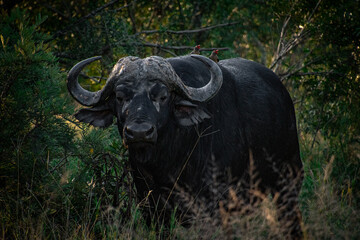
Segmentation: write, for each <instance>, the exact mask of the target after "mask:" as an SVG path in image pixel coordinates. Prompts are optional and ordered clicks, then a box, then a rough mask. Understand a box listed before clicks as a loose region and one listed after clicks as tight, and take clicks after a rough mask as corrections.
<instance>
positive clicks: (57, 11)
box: [43, 3, 69, 19]
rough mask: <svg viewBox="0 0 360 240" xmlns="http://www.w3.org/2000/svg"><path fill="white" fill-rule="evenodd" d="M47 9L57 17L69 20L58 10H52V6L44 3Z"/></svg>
mask: <svg viewBox="0 0 360 240" xmlns="http://www.w3.org/2000/svg"><path fill="white" fill-rule="evenodd" d="M43 5H44V6H45V7H46V8H47V9H49V10H51V11H53V12H54V13H56V14H58V15H59V16H61V17H63V18H65V19H69V17H68V16H66V15H65V14H63V13H62V12H60V11H59V10H57V9H56V8H53V7H52V6H50V5H49V4H47V3H44V4H43Z"/></svg>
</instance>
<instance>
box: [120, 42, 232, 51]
mask: <svg viewBox="0 0 360 240" xmlns="http://www.w3.org/2000/svg"><path fill="white" fill-rule="evenodd" d="M119 45H120V46H127V45H128V44H126V43H119ZM132 45H136V46H143V47H154V48H159V49H167V50H171V49H172V50H192V49H193V48H194V46H164V45H160V44H155V43H149V42H143V43H133V44H132ZM216 49H217V50H219V51H228V50H229V48H227V47H225V48H201V49H200V51H213V50H216Z"/></svg>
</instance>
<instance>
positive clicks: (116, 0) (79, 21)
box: [45, 0, 129, 43]
mask: <svg viewBox="0 0 360 240" xmlns="http://www.w3.org/2000/svg"><path fill="white" fill-rule="evenodd" d="M118 1H119V0H113V1H111V2H109V3H107V4H104V5H103V6H101V7H99V8H97V9H95V10H94V11H92V12H90V13H89V14H88V15H86V16H85V17H82V18H80V19H79V20H77V21H76V22H75V23H73V24H70V25H69V26H67V27H66V28H65V29H63V30H60V31H57V32H56V33H55V34H54V35H53V36H52V37H51V38H50V39H48V40H46V41H45V43H47V42H50V41H52V40H54V39H55V38H57V37H59V36H61V35H64V34H65V33H67V32H68V31H69V30H70V29H71V28H72V27H74V26H76V25H78V24H80V23H82V22H84V21H85V20H86V19H89V18H91V17H94V16H95V15H96V14H97V13H98V12H100V11H102V10H104V9H105V8H107V7H110V6H111V5H114V4H115V3H116V2H118ZM128 5H129V4H128ZM128 5H126V6H128ZM124 7H125V6H124Z"/></svg>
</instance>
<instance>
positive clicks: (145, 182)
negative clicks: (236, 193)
mask: <svg viewBox="0 0 360 240" xmlns="http://www.w3.org/2000/svg"><path fill="white" fill-rule="evenodd" d="M167 60H168V61H169V62H170V64H171V65H172V67H173V68H174V69H175V71H176V73H177V74H178V76H179V77H180V78H181V79H182V80H183V82H184V83H185V84H186V85H188V86H192V87H201V86H203V85H205V84H206V83H207V81H208V80H209V78H210V74H209V70H208V68H207V67H206V66H205V65H204V64H203V63H202V62H200V61H198V60H196V59H193V58H191V57H190V56H185V57H177V58H170V59H167ZM218 64H219V66H220V68H221V70H222V74H223V85H222V87H221V89H220V91H219V92H218V94H217V95H216V96H215V97H214V98H212V99H211V100H209V101H207V102H204V103H199V102H191V101H190V102H191V103H192V104H194V107H193V108H191V107H190V108H187V110H186V111H185V112H184V111H183V112H182V113H180V115H181V114H183V115H184V114H185V115H186V114H188V115H189V116H188V117H186V116H185V117H184V118H185V122H184V121H183V122H182V121H181V120H179V119H178V117H179V116H178V115H179V112H178V111H181V110H182V109H181V107H182V106H180V107H179V106H178V105H177V103H178V102H181V100H186V99H182V97H181V96H179V95H177V94H176V93H174V92H171V99H170V100H169V101H168V102H167V105H166V106H167V108H168V111H167V116H162V120H161V121H162V123H161V124H160V125H159V124H157V123H155V124H157V125H156V131H157V140H156V143H155V144H154V145H141V144H137V145H133V146H131V145H130V146H129V159H130V162H131V166H132V168H133V170H134V172H133V173H134V181H135V184H136V188H137V192H138V198H139V201H142V200H144V199H145V198H146V197H147V196H148V193H149V191H151V194H150V195H149V199H148V200H149V202H150V209H151V212H152V214H155V216H159V215H160V212H161V209H163V206H164V204H165V202H167V203H169V204H170V205H171V204H172V205H176V194H174V193H172V195H171V196H170V197H169V199H168V195H169V194H170V192H171V190H172V189H173V186H174V182H176V185H177V186H178V187H176V188H175V190H176V189H180V188H181V189H186V191H188V192H189V193H190V194H191V195H192V196H194V197H195V196H196V198H198V199H201V198H202V197H203V198H204V199H207V201H211V198H209V197H208V195H210V194H211V193H209V191H210V190H209V188H210V186H209V184H210V179H209V176H208V172H209V170H211V169H210V168H214V167H215V168H216V171H217V172H218V174H219V176H222V178H220V179H227V180H221V181H224V182H223V183H225V184H226V185H228V186H229V185H230V184H234V185H235V184H236V183H237V182H238V181H239V180H240V179H248V178H249V177H246V173H247V169H248V166H249V152H252V156H253V160H254V164H255V170H256V172H257V176H258V178H259V179H260V185H259V189H261V190H262V191H263V192H264V193H272V194H275V193H276V192H280V193H281V194H280V197H279V199H281V198H282V197H283V199H281V200H279V204H280V203H284V202H286V199H284V198H285V196H286V194H291V195H292V196H294V197H295V198H297V196H298V193H299V190H300V186H301V181H302V177H301V173H302V163H301V160H300V155H299V144H298V137H297V129H296V120H295V113H294V107H293V103H292V100H291V98H290V96H289V94H288V92H287V90H286V89H285V87H284V86H283V85H282V83H281V82H280V80H279V78H278V77H277V76H276V75H275V74H274V73H273V72H272V71H271V70H269V69H267V68H266V67H264V66H262V65H260V64H258V63H255V62H253V61H248V60H245V59H241V58H235V59H228V60H222V61H220V62H219V63H218ZM111 101H116V100H111ZM187 101H189V100H187ZM108 105H109V106H113V104H108ZM180 105H181V104H180ZM98 109H101V108H100V107H98V108H97V109H96V108H95V109H94V112H95V113H97V114H95V116H97V117H94V119H95V120H91V119H90V118H91V117H90V116H89V112H88V111H92V110H91V109H86V110H82V111H84V112H83V113H81V112H79V113H78V115H77V117H78V119H80V120H82V121H85V122H89V123H92V121H95V123H98V122H99V114H100V113H99V111H97V110H98ZM118 109H119V108H118ZM118 109H117V108H116V107H112V109H110V107H109V109H107V110H106V111H107V112H106V114H105V113H102V114H103V116H107V117H106V119H105V120H104V121H105V122H106V125H109V118H108V115H107V114H108V113H109V112H112V114H114V115H115V116H118V118H120V119H119V132H120V134H121V135H123V132H124V123H125V122H126V117H124V116H122V117H119V113H118V112H119V110H118ZM149 109H150V107H149ZM151 111H155V110H154V109H152V110H151ZM149 114H150V113H149ZM90 115H91V114H90ZM121 118H122V119H121ZM190 118H192V120H191V119H190ZM152 119H156V118H155V117H152ZM189 119H190V120H189ZM149 121H150V120H149ZM152 121H153V120H152ZM95 125H96V126H98V125H99V124H95ZM142 155H146V157H144V156H142ZM140 158H143V159H145V160H141V161H140V160H138V159H140ZM284 182H285V183H286V184H289V185H292V184H293V185H295V187H289V188H288V191H287V190H286V184H285V186H284ZM284 187H285V188H284ZM284 189H285V190H284ZM224 194H226V191H225V192H224ZM225 197H226V195H225ZM167 200H168V201H167ZM208 205H209V206H216V203H208ZM286 209H287V211H288V213H289V214H288V217H284V219H285V220H286V221H293V222H294V224H293V227H291V229H290V230H289V231H290V232H291V234H292V235H293V236H300V235H301V233H299V232H300V230H299V220H300V219H299V216H298V215H297V214H298V208H297V201H296V200H294V201H293V202H292V203H291V204H290V203H288V206H287V207H286ZM180 212H181V209H180ZM161 213H162V212H161ZM168 214H169V212H167V213H166V214H165V215H167V216H168ZM280 216H282V215H281V214H280ZM284 216H285V214H284ZM289 216H290V217H289Z"/></svg>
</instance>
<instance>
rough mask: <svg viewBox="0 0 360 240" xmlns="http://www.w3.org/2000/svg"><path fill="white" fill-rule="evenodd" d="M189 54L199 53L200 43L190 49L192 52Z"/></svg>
mask: <svg viewBox="0 0 360 240" xmlns="http://www.w3.org/2000/svg"><path fill="white" fill-rule="evenodd" d="M190 54H198V55H200V45H196V46H195V47H194V50H192V52H191V53H190Z"/></svg>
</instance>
